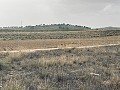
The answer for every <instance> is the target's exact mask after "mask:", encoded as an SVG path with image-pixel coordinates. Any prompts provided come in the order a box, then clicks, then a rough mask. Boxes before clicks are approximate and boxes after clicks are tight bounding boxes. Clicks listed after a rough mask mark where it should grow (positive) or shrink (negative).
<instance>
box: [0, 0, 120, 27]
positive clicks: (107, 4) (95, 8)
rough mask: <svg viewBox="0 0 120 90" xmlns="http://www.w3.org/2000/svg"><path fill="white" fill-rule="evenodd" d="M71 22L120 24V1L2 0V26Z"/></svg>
mask: <svg viewBox="0 0 120 90" xmlns="http://www.w3.org/2000/svg"><path fill="white" fill-rule="evenodd" d="M21 20H22V22H23V25H36V24H37V25H38V24H43V23H45V24H54V23H69V24H77V25H85V26H90V27H93V28H94V27H106V26H117V27H120V0H0V26H17V25H18V26H20V23H21Z"/></svg>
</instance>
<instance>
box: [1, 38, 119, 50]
mask: <svg viewBox="0 0 120 90" xmlns="http://www.w3.org/2000/svg"><path fill="white" fill-rule="evenodd" d="M119 43H120V36H110V37H97V38H82V39H44V40H41V39H40V40H9V41H0V51H7V50H8V51H9V50H24V49H41V48H64V47H80V46H92V45H107V44H119Z"/></svg>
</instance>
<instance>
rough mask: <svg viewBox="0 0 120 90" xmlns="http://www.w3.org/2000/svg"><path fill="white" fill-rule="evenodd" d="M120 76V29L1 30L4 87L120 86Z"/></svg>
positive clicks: (85, 89) (97, 89) (73, 89)
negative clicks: (61, 30)
mask: <svg viewBox="0 0 120 90" xmlns="http://www.w3.org/2000/svg"><path fill="white" fill-rule="evenodd" d="M23 37H24V38H23ZM30 37H31V38H30ZM35 37H36V38H35ZM41 37H42V38H41ZM92 46H93V47H92ZM44 49H45V50H44ZM25 50H26V52H24V51H25ZM30 50H33V51H30ZM15 51H18V52H15ZM11 52H12V53H11ZM119 77H120V31H88V32H87V31H79V32H78V31H69V32H66V31H64V32H60V31H59V32H7V33H5V32H0V90H119V89H120V78H119Z"/></svg>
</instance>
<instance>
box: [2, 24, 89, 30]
mask: <svg viewBox="0 0 120 90" xmlns="http://www.w3.org/2000/svg"><path fill="white" fill-rule="evenodd" d="M1 29H2V30H6V29H7V30H33V31H34V30H38V31H48V30H49V31H51V30H52V31H56V30H57V31H59V30H60V31H61V30H63V31H69V30H88V29H91V28H90V27H86V26H79V25H71V24H49V25H46V24H40V25H30V26H25V27H3V28H1Z"/></svg>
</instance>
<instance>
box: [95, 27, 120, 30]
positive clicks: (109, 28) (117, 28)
mask: <svg viewBox="0 0 120 90" xmlns="http://www.w3.org/2000/svg"><path fill="white" fill-rule="evenodd" d="M95 30H120V27H104V28H96V29H95Z"/></svg>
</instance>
